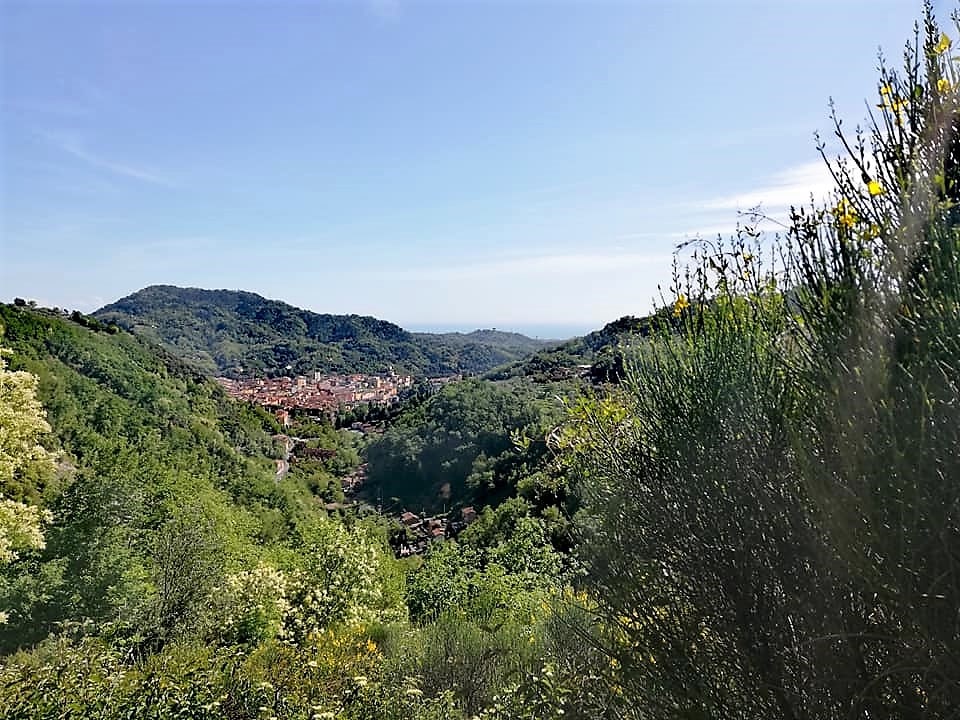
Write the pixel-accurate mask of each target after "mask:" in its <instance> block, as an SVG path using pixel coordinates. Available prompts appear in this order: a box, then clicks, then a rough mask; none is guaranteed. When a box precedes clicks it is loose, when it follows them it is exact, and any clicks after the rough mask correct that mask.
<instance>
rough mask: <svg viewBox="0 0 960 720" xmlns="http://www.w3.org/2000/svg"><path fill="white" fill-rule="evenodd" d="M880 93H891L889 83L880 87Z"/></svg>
mask: <svg viewBox="0 0 960 720" xmlns="http://www.w3.org/2000/svg"><path fill="white" fill-rule="evenodd" d="M880 94H881V95H889V94H890V86H889V85H884V86H883V87H881V88H880Z"/></svg>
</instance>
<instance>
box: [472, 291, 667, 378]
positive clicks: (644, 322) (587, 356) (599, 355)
mask: <svg viewBox="0 0 960 720" xmlns="http://www.w3.org/2000/svg"><path fill="white" fill-rule="evenodd" d="M671 320H672V317H671V315H670V313H669V311H668V310H664V309H661V310H658V311H657V312H656V313H654V314H652V315H647V316H644V317H640V318H638V317H633V316H631V315H627V316H624V317H622V318H619V319H618V320H614V321H613V322H610V323H607V324H606V325H604V326H603V327H602V328H601V329H600V330H594V331H593V332H592V333H588V334H587V335H584V336H583V337H577V338H573V339H572V340H568V341H567V342H565V343H562V344H560V345H556V346H554V347H548V348H543V349H541V350H539V351H538V352H536V353H534V354H533V355H531V356H530V357H526V358H523V359H521V360H517V361H515V362H513V363H510V364H507V365H504V366H502V367H499V368H496V369H494V370H492V371H490V373H489V374H488V375H487V377H488V378H490V379H492V380H505V379H507V378H511V377H530V378H533V379H534V380H563V379H565V378H568V377H571V376H572V375H575V374H578V372H579V371H580V370H585V369H586V367H585V366H589V370H587V372H588V374H589V375H590V376H591V377H592V378H593V379H595V380H597V381H600V382H609V381H612V382H616V381H618V380H619V379H620V378H621V377H622V375H623V349H624V347H625V346H628V345H631V344H634V343H636V341H637V340H638V339H640V338H646V337H649V336H650V333H651V332H653V330H654V329H655V328H656V327H658V326H659V325H661V324H663V323H669V322H670V321H671Z"/></svg>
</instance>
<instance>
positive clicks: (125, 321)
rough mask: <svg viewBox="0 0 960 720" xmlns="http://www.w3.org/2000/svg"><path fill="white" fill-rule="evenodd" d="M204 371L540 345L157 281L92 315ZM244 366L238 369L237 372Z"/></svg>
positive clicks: (434, 356)
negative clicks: (415, 328) (424, 329)
mask: <svg viewBox="0 0 960 720" xmlns="http://www.w3.org/2000/svg"><path fill="white" fill-rule="evenodd" d="M94 316H95V317H96V318H98V319H99V320H101V321H102V322H105V323H115V324H116V325H119V326H120V327H122V328H125V329H128V330H130V331H132V332H135V333H137V334H139V335H142V336H144V337H147V338H149V339H152V340H154V341H156V342H158V343H160V344H161V345H163V346H164V347H165V348H167V349H168V350H169V351H170V352H172V353H174V354H175V355H177V356H178V357H180V358H183V359H184V360H186V361H188V362H190V363H191V364H193V365H195V366H196V367H198V368H199V369H201V370H202V371H203V372H205V373H207V374H211V375H212V374H238V373H243V374H250V373H255V374H258V375H263V374H274V375H276V374H282V373H285V372H286V373H296V374H301V373H309V372H313V371H314V370H320V371H324V372H364V373H376V372H382V371H384V370H386V369H387V368H391V367H392V368H393V369H394V370H395V371H396V372H398V373H412V374H417V375H448V374H453V373H460V372H463V373H483V372H486V371H488V370H490V369H491V368H494V367H497V366H499V365H503V364H504V363H509V362H511V361H515V360H517V359H520V358H523V357H524V356H526V355H528V354H529V353H530V352H532V351H534V350H536V349H539V348H542V347H543V343H541V342H539V341H536V340H531V339H530V338H527V337H525V336H523V335H517V334H514V333H500V332H498V331H494V330H481V331H477V332H475V333H468V334H461V333H449V334H446V335H430V334H425V333H420V334H414V333H410V332H407V331H406V330H404V329H403V328H401V327H399V326H397V325H394V324H393V323H389V322H386V321H384V320H378V319H376V318H373V317H367V316H361V315H328V314H319V313H314V312H311V311H309V310H302V309H300V308H297V307H294V306H293V305H289V304H287V303H284V302H281V301H278V300H268V299H267V298H264V297H261V296H260V295H256V294H254V293H251V292H242V291H235V290H202V289H198V288H180V287H174V286H171V285H154V286H151V287H148V288H144V289H143V290H140V291H138V292H135V293H134V294H132V295H130V296H128V297H125V298H123V299H121V300H118V301H117V302H115V303H111V304H110V305H107V306H105V307H103V308H101V309H100V310H97V311H96V312H95V313H94ZM241 368H242V370H241Z"/></svg>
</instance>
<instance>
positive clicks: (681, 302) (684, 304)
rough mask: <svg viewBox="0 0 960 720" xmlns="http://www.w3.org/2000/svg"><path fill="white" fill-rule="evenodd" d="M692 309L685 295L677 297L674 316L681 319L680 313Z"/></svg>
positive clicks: (681, 294)
mask: <svg viewBox="0 0 960 720" xmlns="http://www.w3.org/2000/svg"><path fill="white" fill-rule="evenodd" d="M688 307H690V301H689V300H687V296H686V295H684V294H683V293H680V295H678V296H677V301H676V302H675V303H674V304H673V316H674V317H680V313H682V312H683V311H684V310H686V309H687V308H688Z"/></svg>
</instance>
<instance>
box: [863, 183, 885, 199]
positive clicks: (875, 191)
mask: <svg viewBox="0 0 960 720" xmlns="http://www.w3.org/2000/svg"><path fill="white" fill-rule="evenodd" d="M867 192H869V193H870V195H871V197H876V196H877V195H881V194H883V186H882V185H881V184H880V183H878V182H877V181H876V180H870V181H869V182H868V183H867Z"/></svg>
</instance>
